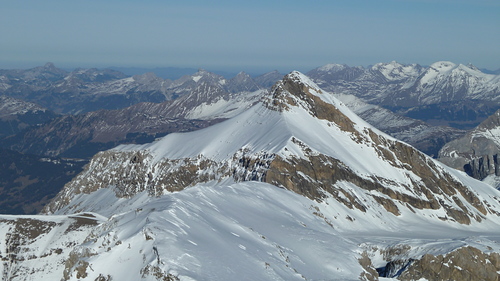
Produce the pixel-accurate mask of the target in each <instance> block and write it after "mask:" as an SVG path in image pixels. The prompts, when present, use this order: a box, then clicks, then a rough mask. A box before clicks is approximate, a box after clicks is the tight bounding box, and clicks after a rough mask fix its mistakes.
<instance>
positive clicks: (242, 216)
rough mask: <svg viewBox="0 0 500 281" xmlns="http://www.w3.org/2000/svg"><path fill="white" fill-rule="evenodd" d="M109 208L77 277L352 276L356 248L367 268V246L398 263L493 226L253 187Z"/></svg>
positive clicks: (224, 186) (222, 187)
mask: <svg viewBox="0 0 500 281" xmlns="http://www.w3.org/2000/svg"><path fill="white" fill-rule="evenodd" d="M102 196H104V197H106V195H105V194H103V193H99V192H97V193H93V194H91V195H90V196H87V197H86V199H85V201H81V202H80V203H81V204H82V205H85V204H90V205H91V204H96V202H99V201H100V200H101V198H102ZM82 198H83V197H82ZM108 202H109V201H108ZM101 203H102V204H103V206H104V204H106V202H101ZM111 209H112V210H113V212H114V213H115V215H112V216H111V217H110V219H109V220H108V221H107V222H105V223H103V224H101V225H100V226H98V227H96V228H95V229H94V231H93V232H92V234H91V235H90V236H89V237H95V238H93V239H92V240H90V241H89V242H87V243H84V244H81V245H80V246H78V247H77V248H76V250H75V252H85V253H92V254H91V255H90V256H89V257H86V258H85V259H84V260H85V261H86V262H88V263H89V264H90V267H91V268H92V271H91V270H87V274H88V276H87V277H86V278H83V279H78V280H95V279H96V278H97V277H98V276H99V275H100V274H103V275H104V276H106V275H109V276H112V277H113V280H123V281H127V280H131V281H132V280H156V279H155V277H154V276H153V275H152V274H151V275H147V274H143V272H145V268H149V269H150V270H153V269H154V270H156V272H159V273H160V274H163V275H165V276H166V275H167V274H171V275H173V276H177V277H178V278H179V279H180V280H304V279H306V280H359V275H360V274H361V273H362V272H363V268H362V267H361V266H360V264H359V262H358V259H359V258H360V257H361V255H362V253H363V252H368V254H369V255H370V257H371V258H372V260H373V263H374V266H376V267H382V266H385V263H387V260H385V259H384V258H383V254H382V253H380V252H378V251H375V250H374V249H380V250H382V249H386V248H396V249H397V248H398V247H403V246H405V247H409V248H408V249H409V250H408V252H406V253H405V255H407V256H408V258H419V257H421V256H422V255H424V254H426V253H430V254H443V253H447V252H449V251H452V250H454V249H457V248H460V247H463V246H466V245H472V246H475V247H478V248H480V249H483V248H484V250H485V251H499V250H500V244H499V243H498V242H499V241H500V237H499V235H498V232H497V229H498V225H494V224H490V225H488V224H477V225H474V226H470V227H467V226H459V225H457V224H450V223H447V222H440V221H439V220H434V221H430V220H428V219H426V218H425V217H421V218H418V217H417V216H415V215H412V214H411V212H408V213H404V214H402V216H401V217H396V216H393V215H391V214H387V213H386V214H382V213H380V215H379V216H373V214H368V213H362V212H360V211H359V210H352V209H349V208H347V207H345V206H343V205H342V204H338V203H337V202H336V201H335V199H334V198H331V199H328V200H326V201H325V202H322V203H318V202H316V201H312V200H309V199H307V198H305V197H303V196H300V195H298V194H295V193H293V192H291V191H288V190H285V189H281V188H277V187H275V186H272V185H269V184H266V183H261V182H241V183H232V182H230V181H227V182H222V183H213V182H212V183H208V184H199V185H197V186H194V187H191V188H188V189H185V190H183V191H182V192H176V193H170V194H166V195H162V196H160V197H148V196H147V195H145V194H139V195H138V196H135V197H134V198H131V199H128V200H123V201H121V202H120V203H117V204H115V205H113V206H109V205H108V210H111ZM349 217H350V218H351V219H348V218H349ZM103 245H104V247H103ZM488 247H489V248H488ZM488 249H489V250H488ZM141 272H142V274H141ZM75 276H76V273H74V274H73V275H72V276H71V279H70V280H76V279H77V278H75ZM13 280H17V279H13ZM45 280H49V279H45ZM381 280H383V279H381Z"/></svg>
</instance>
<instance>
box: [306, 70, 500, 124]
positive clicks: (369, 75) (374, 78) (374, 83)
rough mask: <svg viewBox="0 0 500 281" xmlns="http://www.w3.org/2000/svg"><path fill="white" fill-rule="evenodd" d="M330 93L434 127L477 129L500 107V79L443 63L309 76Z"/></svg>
mask: <svg viewBox="0 0 500 281" xmlns="http://www.w3.org/2000/svg"><path fill="white" fill-rule="evenodd" d="M307 75H308V76H309V77H311V78H312V79H313V80H314V81H315V82H316V83H318V85H320V86H321V87H322V88H324V89H325V90H328V91H330V92H333V93H339V94H352V95H355V96H357V97H359V98H361V99H362V100H363V101H365V102H368V103H371V104H376V105H380V106H382V107H385V108H387V109H390V110H392V111H395V112H397V113H400V114H403V115H405V116H407V117H411V118H414V119H420V120H423V121H425V122H427V123H429V124H431V125H447V126H452V127H456V128H459V129H468V128H473V127H475V126H476V125H477V124H479V123H480V122H481V121H482V120H484V119H486V118H487V117H488V116H489V115H491V114H492V113H493V112H495V111H496V110H497V109H498V108H499V107H500V99H499V98H498V97H499V93H500V76H499V75H493V74H486V73H483V72H481V71H480V70H479V69H477V68H476V67H475V66H472V65H467V66H466V65H463V64H454V63H451V62H446V61H441V62H436V63H433V64H432V65H430V66H429V67H422V66H420V65H417V64H410V65H404V64H400V63H397V62H390V63H378V64H375V65H374V66H372V67H370V68H364V67H349V66H347V65H338V64H330V65H325V66H322V67H319V68H316V69H313V70H311V71H310V72H308V73H307Z"/></svg>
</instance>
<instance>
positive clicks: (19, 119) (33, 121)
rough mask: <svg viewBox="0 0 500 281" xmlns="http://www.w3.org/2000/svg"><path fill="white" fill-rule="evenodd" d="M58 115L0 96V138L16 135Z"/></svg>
mask: <svg viewBox="0 0 500 281" xmlns="http://www.w3.org/2000/svg"><path fill="white" fill-rule="evenodd" d="M56 116H57V115H56V114H55V113H54V112H52V111H50V110H47V109H46V108H43V107H41V106H39V105H37V104H34V103H30V102H26V101H22V100H19V99H15V98H12V97H8V96H5V95H0V137H5V136H9V135H14V134H16V133H19V132H20V131H22V130H23V129H25V128H27V127H30V126H34V125H37V124H41V123H44V122H47V121H49V120H50V119H52V118H55V117H56Z"/></svg>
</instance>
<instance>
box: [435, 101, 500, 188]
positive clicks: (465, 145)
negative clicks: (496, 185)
mask: <svg viewBox="0 0 500 281" xmlns="http://www.w3.org/2000/svg"><path fill="white" fill-rule="evenodd" d="M499 153H500V110H498V111H497V112H495V114H493V115H492V116H490V117H489V118H488V119H486V120H485V121H483V122H482V123H481V124H480V125H479V126H478V127H476V128H475V129H474V130H472V131H470V132H469V133H467V134H466V135H465V136H464V137H462V138H459V139H457V140H454V141H451V142H449V143H447V144H446V145H444V146H443V148H442V149H441V150H440V152H439V160H440V161H441V162H443V163H445V164H447V165H448V166H450V167H453V168H455V169H459V170H462V171H465V172H467V173H468V174H469V175H470V176H472V177H474V178H476V179H479V180H482V179H484V178H486V177H487V176H488V175H495V176H500V167H499V163H498V154H499Z"/></svg>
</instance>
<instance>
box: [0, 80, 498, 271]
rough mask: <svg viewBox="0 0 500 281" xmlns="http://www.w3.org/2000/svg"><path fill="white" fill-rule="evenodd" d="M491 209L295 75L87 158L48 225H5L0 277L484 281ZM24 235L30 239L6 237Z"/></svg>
mask: <svg viewBox="0 0 500 281" xmlns="http://www.w3.org/2000/svg"><path fill="white" fill-rule="evenodd" d="M499 200H500V192H499V191H497V190H495V189H493V188H492V187H491V186H489V185H487V184H484V183H481V182H479V181H477V180H474V179H472V178H470V177H468V176H466V175H465V174H463V173H460V172H458V171H456V170H454V169H451V168H448V167H446V166H444V165H442V164H440V163H439V162H437V161H435V160H433V159H432V158H430V157H428V156H426V155H424V154H423V153H421V152H419V151H417V150H415V149H414V148H413V147H411V146H409V145H407V144H405V143H402V142H399V141H398V140H396V139H394V138H392V137H390V136H388V135H386V134H384V133H382V132H380V131H379V130H377V129H375V128H374V127H372V126H371V125H369V124H368V123H366V122H365V121H363V120H362V119H361V118H359V117H358V116H357V115H355V114H354V113H353V112H352V111H350V110H349V109H348V108H347V106H346V105H345V104H343V103H342V102H340V101H339V100H338V99H336V98H335V97H334V96H333V95H331V94H329V93H328V92H325V91H323V90H321V89H320V88H319V87H318V86H317V85H316V84H314V83H313V82H312V81H311V80H310V79H309V78H307V77H306V76H304V75H303V74H301V73H298V72H292V73H290V74H288V75H287V76H285V77H284V78H283V80H281V81H279V82H278V83H276V84H275V85H274V86H273V88H272V89H271V91H269V92H268V93H265V94H263V95H262V96H261V97H260V99H259V102H258V103H256V104H254V105H253V106H251V107H250V108H248V109H246V110H244V111H242V112H240V113H239V114H237V115H235V116H233V117H231V118H229V119H228V120H226V121H223V122H221V123H218V124H215V125H212V126H209V127H207V128H204V129H201V130H197V131H194V132H186V133H174V134H169V135H167V136H165V137H163V138H161V139H158V140H157V141H155V142H152V143H148V144H143V145H121V146H119V147H116V148H114V149H111V150H108V151H104V152H101V153H99V154H97V155H96V156H95V157H94V158H93V159H92V160H91V162H90V163H89V164H88V165H87V166H86V167H85V169H84V171H83V172H82V173H81V174H79V175H78V176H77V177H75V178H74V180H72V181H71V182H70V183H68V184H67V185H66V186H65V188H64V189H63V190H62V191H61V192H60V193H59V195H58V196H57V197H56V198H55V199H54V200H53V201H52V202H51V203H50V204H49V205H47V206H46V208H45V213H46V214H50V216H46V217H45V216H42V217H36V218H32V219H33V220H34V221H31V222H24V221H22V219H23V218H17V217H9V218H4V219H3V220H2V221H0V241H10V242H8V243H3V242H2V243H1V244H0V245H2V247H4V248H2V249H0V252H1V253H2V257H3V260H4V262H3V263H2V265H1V267H0V270H1V271H2V272H3V274H4V275H3V276H4V277H5V278H7V280H9V279H11V280H25V279H27V278H28V277H26V276H30V275H29V274H30V273H29V272H36V275H37V278H38V280H54V279H62V280H206V279H207V278H208V279H217V280H235V279H242V278H243V279H245V278H251V279H252V280H255V279H257V280H321V279H331V280H378V279H379V278H380V277H385V278H397V279H399V280H419V279H421V280H422V278H423V279H427V280H435V279H436V278H438V279H439V278H441V279H450V278H451V279H454V280H469V279H470V278H473V279H478V280H480V279H482V280H495V279H496V278H497V277H498V276H497V275H498V274H497V273H496V272H497V271H499V270H500V267H499V266H498V265H499V263H498V253H499V252H500V246H499V245H498V244H497V243H496V242H495V241H496V239H497V236H498V234H496V230H497V229H498V226H499V224H500V217H499V214H500V201H499ZM73 214H77V215H73ZM75 219H76V220H78V219H80V220H81V219H83V220H81V221H80V223H79V224H77V225H75V226H73V227H69V226H68V225H70V224H71V223H74V220H75ZM66 222H67V223H66ZM26 224H27V225H33V224H34V225H37V227H31V226H30V229H34V230H37V231H36V233H35V234H33V235H31V236H29V237H28V236H20V235H19V234H16V233H19V231H17V232H16V231H15V229H17V225H20V226H19V227H20V228H22V227H24V225H26ZM14 226H15V228H14ZM38 230H39V231H38ZM72 231H78V232H77V233H78V235H75V236H74V238H72V240H71V241H69V240H68V237H69V236H59V235H56V233H59V232H60V233H72ZM72 237H73V236H72ZM49 238H50V239H49ZM13 243H14V244H13ZM16 243H17V244H16ZM3 245H5V246H3ZM7 245H23V251H19V252H13V250H12V249H14V248H12V247H10V248H9V246H7ZM59 245H71V246H69V247H67V248H62V247H61V246H59ZM59 248H61V249H63V250H62V251H60V250H58V249H59ZM36 249H40V250H38V252H36ZM24 253H26V254H24ZM14 254H15V255H14ZM26 255H27V256H29V257H30V259H28V258H27V256H26ZM464 259H470V262H469V263H467V261H464ZM472 259H473V260H474V264H475V266H472V265H471V264H472V263H473V262H472ZM434 263H438V264H439V263H440V266H441V267H446V268H449V270H444V269H442V270H435V268H436V267H435V266H431V265H432V264H434ZM47 264H50V265H51V266H46V265H47ZM457 267H461V268H465V269H466V270H467V274H462V275H460V274H457V272H456V270H455V268H457ZM15 269H18V270H17V271H16V270H15ZM50 278H52V279H50ZM462 278H463V279H462Z"/></svg>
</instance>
